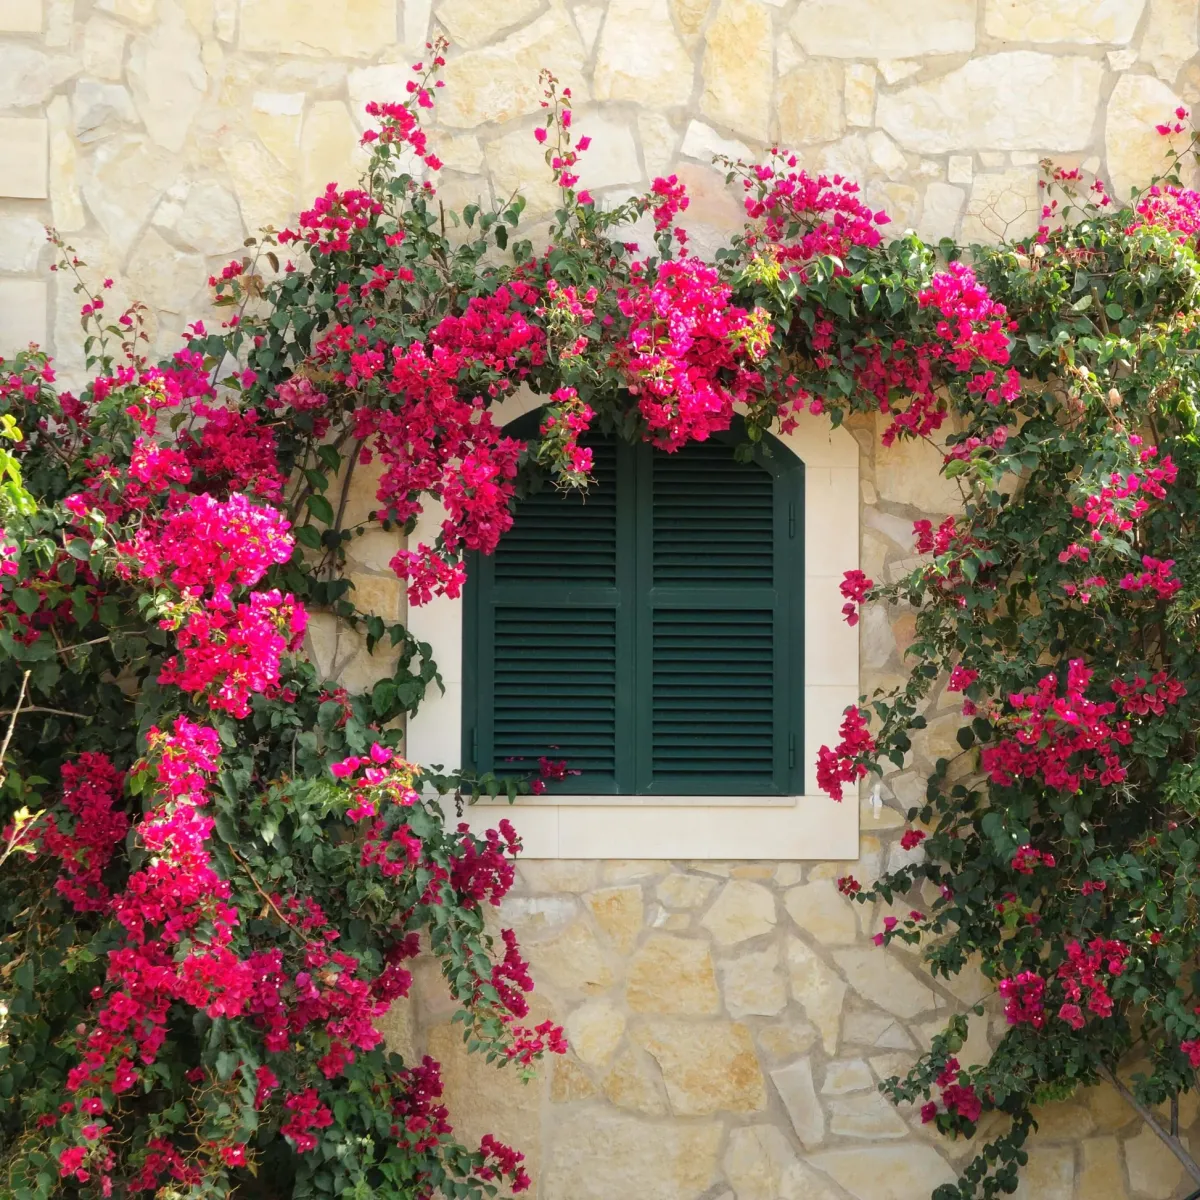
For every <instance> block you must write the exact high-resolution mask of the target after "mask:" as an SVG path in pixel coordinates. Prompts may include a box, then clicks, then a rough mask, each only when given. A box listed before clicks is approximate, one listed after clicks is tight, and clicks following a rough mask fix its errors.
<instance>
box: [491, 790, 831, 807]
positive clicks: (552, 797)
mask: <svg viewBox="0 0 1200 1200" xmlns="http://www.w3.org/2000/svg"><path fill="white" fill-rule="evenodd" d="M804 799H805V797H804V796H609V795H601V796H584V795H574V794H572V795H564V794H557V795H556V794H552V793H547V794H546V795H544V796H518V797H517V798H516V800H514V801H513V802H512V804H510V803H509V801H508V797H507V796H481V797H480V798H479V799H478V800H475V801H473V802H472V804H473V807H476V808H480V807H482V808H535V807H536V808H549V807H553V808H559V807H561V808H578V807H579V806H580V805H601V806H603V807H604V808H622V807H626V808H646V807H653V808H795V807H796V805H797V804H798V803H800V802H801V801H802V800H804ZM810 799H811V797H810Z"/></svg>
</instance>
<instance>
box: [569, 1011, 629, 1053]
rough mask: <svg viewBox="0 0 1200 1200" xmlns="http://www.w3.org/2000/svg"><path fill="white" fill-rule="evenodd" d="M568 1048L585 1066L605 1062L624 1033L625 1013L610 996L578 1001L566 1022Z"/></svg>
mask: <svg viewBox="0 0 1200 1200" xmlns="http://www.w3.org/2000/svg"><path fill="white" fill-rule="evenodd" d="M566 1030H567V1038H568V1040H569V1041H570V1043H571V1049H572V1050H574V1051H575V1053H576V1054H577V1055H578V1056H579V1059H580V1061H581V1062H585V1063H587V1064H588V1065H589V1066H599V1065H601V1064H603V1063H606V1062H607V1061H608V1060H609V1059H610V1058H611V1057H612V1055H613V1051H614V1050H616V1048H617V1046H618V1045H619V1044H620V1042H621V1038H622V1036H624V1033H625V1016H624V1014H623V1013H622V1012H621V1011H620V1009H618V1008H617V1007H616V1005H615V1004H613V1003H612V1001H611V1000H593V1001H589V1002H588V1003H587V1004H582V1005H580V1007H579V1008H577V1009H576V1010H575V1011H574V1012H573V1013H572V1014H571V1015H570V1017H568V1018H567V1024H566Z"/></svg>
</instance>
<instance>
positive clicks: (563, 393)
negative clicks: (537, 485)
mask: <svg viewBox="0 0 1200 1200" xmlns="http://www.w3.org/2000/svg"><path fill="white" fill-rule="evenodd" d="M595 415H596V414H595V413H594V412H593V411H592V409H591V406H590V405H588V404H586V403H584V401H582V400H581V399H580V398H579V394H578V393H577V392H576V391H575V389H574V388H573V387H560V388H556V389H555V390H554V392H553V393H552V394H551V396H550V403H549V404H548V405H547V406H546V411H545V414H544V415H543V417H542V423H541V426H540V428H539V429H538V433H539V434H540V435H541V439H542V440H541V443H540V444H539V446H538V462H540V463H541V464H542V465H543V466H546V467H548V468H549V469H550V470H551V471H552V472H553V473H554V474H555V475H556V476H557V477H558V478H559V479H560V480H561V481H562V482H563V483H564V484H567V485H568V486H571V487H581V486H583V485H585V484H586V483H587V480H588V477H589V475H590V474H591V470H592V451H591V449H590V448H589V447H587V446H581V445H580V444H579V439H580V438H581V437H582V436H583V435H584V434H585V433H587V431H588V430H589V429H590V428H591V424H592V418H593V417H594V416H595Z"/></svg>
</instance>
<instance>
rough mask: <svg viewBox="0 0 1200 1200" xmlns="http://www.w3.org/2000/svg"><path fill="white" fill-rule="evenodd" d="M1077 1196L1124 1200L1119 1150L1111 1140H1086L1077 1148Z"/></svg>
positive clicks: (1109, 1138)
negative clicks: (1078, 1155) (1078, 1156)
mask: <svg viewBox="0 0 1200 1200" xmlns="http://www.w3.org/2000/svg"><path fill="white" fill-rule="evenodd" d="M1079 1152H1080V1164H1079V1194H1080V1195H1081V1196H1111V1197H1112V1200H1127V1197H1128V1195H1129V1192H1128V1190H1127V1189H1126V1187H1125V1172H1124V1171H1123V1170H1122V1169H1121V1146H1120V1143H1119V1142H1118V1141H1117V1139H1116V1138H1115V1137H1097V1138H1088V1139H1087V1141H1085V1142H1082V1143H1081V1144H1080V1147H1079Z"/></svg>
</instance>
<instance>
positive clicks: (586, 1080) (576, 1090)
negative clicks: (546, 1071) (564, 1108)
mask: <svg viewBox="0 0 1200 1200" xmlns="http://www.w3.org/2000/svg"><path fill="white" fill-rule="evenodd" d="M594 1095H596V1085H595V1084H594V1083H593V1082H592V1079H591V1076H590V1075H588V1073H587V1072H586V1071H585V1070H584V1069H583V1068H582V1067H581V1066H580V1065H579V1064H578V1063H577V1062H576V1061H575V1060H574V1059H573V1058H570V1057H569V1056H567V1055H563V1056H561V1057H556V1058H555V1059H554V1061H553V1062H552V1063H551V1064H550V1100H551V1102H552V1103H554V1104H569V1103H570V1102H571V1101H572V1100H586V1099H588V1097H590V1096H594Z"/></svg>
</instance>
